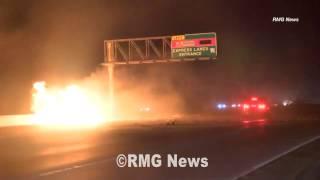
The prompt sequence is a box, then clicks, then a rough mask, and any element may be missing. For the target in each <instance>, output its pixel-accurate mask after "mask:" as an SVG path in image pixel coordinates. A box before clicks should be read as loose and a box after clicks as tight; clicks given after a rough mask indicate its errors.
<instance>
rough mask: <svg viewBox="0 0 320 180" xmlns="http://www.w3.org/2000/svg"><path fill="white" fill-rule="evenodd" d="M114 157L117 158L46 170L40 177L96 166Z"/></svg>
mask: <svg viewBox="0 0 320 180" xmlns="http://www.w3.org/2000/svg"><path fill="white" fill-rule="evenodd" d="M114 159H115V158H114V157H111V158H107V159H103V160H100V161H93V162H88V163H84V164H79V165H73V166H71V167H66V168H62V169H56V170H52V171H48V172H44V173H41V174H39V176H40V177H44V176H51V175H54V174H59V173H63V172H67V171H71V170H75V169H80V168H85V167H89V166H94V165H97V164H101V163H105V162H109V161H113V160H114Z"/></svg>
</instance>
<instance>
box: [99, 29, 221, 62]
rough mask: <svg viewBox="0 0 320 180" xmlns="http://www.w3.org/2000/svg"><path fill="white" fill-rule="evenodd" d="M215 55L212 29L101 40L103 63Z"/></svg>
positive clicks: (214, 35) (201, 58) (192, 58)
mask: <svg viewBox="0 0 320 180" xmlns="http://www.w3.org/2000/svg"><path fill="white" fill-rule="evenodd" d="M216 57H217V36H216V33H214V32H210V33H198V34H185V35H175V36H158V37H145V38H131V39H117V40H106V41H104V60H105V61H104V65H110V64H144V63H166V62H183V61H197V60H199V61H201V60H212V59H216Z"/></svg>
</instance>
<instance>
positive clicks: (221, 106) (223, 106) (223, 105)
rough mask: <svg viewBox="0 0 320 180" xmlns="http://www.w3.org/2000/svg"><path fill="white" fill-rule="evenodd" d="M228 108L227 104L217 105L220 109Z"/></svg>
mask: <svg viewBox="0 0 320 180" xmlns="http://www.w3.org/2000/svg"><path fill="white" fill-rule="evenodd" d="M226 107H227V105H226V104H222V103H221V104H218V105H217V108H218V109H225V108H226Z"/></svg>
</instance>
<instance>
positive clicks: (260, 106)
mask: <svg viewBox="0 0 320 180" xmlns="http://www.w3.org/2000/svg"><path fill="white" fill-rule="evenodd" d="M258 108H259V109H261V110H262V109H266V105H265V104H259V105H258Z"/></svg>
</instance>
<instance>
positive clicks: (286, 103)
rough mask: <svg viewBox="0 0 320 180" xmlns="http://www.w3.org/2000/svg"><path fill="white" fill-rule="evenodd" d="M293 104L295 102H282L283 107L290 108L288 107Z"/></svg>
mask: <svg viewBox="0 0 320 180" xmlns="http://www.w3.org/2000/svg"><path fill="white" fill-rule="evenodd" d="M292 103H293V101H290V100H284V101H283V102H282V105H283V106H288V105H290V104H292Z"/></svg>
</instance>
